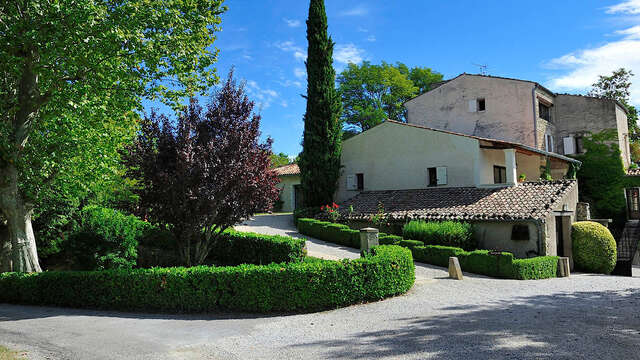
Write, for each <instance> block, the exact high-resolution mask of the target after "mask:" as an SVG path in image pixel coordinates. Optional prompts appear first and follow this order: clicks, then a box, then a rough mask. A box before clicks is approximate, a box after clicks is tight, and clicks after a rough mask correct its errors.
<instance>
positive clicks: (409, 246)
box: [398, 240, 424, 249]
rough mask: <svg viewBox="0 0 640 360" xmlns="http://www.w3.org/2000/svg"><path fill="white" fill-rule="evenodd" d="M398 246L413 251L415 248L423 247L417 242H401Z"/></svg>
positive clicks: (421, 243)
mask: <svg viewBox="0 0 640 360" xmlns="http://www.w3.org/2000/svg"><path fill="white" fill-rule="evenodd" d="M398 245H400V246H404V247H408V248H409V249H413V248H414V247H416V246H424V243H423V242H422V241H418V240H401V241H400V243H399V244H398Z"/></svg>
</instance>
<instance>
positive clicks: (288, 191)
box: [276, 175, 300, 212]
mask: <svg viewBox="0 0 640 360" xmlns="http://www.w3.org/2000/svg"><path fill="white" fill-rule="evenodd" d="M298 184H300V176H299V175H284V176H280V182H279V183H278V184H277V185H276V187H277V188H278V189H281V190H280V199H281V200H282V201H283V204H282V211H283V212H291V211H293V210H294V209H295V195H294V191H295V190H294V188H293V187H294V185H298Z"/></svg>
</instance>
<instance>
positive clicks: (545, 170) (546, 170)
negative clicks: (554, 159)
mask: <svg viewBox="0 0 640 360" xmlns="http://www.w3.org/2000/svg"><path fill="white" fill-rule="evenodd" d="M540 179H541V180H546V181H551V180H553V176H551V159H550V158H549V157H548V156H547V162H546V163H545V165H544V166H541V167H540Z"/></svg>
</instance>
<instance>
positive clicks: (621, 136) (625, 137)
mask: <svg viewBox="0 0 640 360" xmlns="http://www.w3.org/2000/svg"><path fill="white" fill-rule="evenodd" d="M616 124H617V125H618V145H619V146H620V156H622V163H623V164H624V167H625V169H626V168H628V167H629V165H631V152H630V151H629V124H628V122H627V114H626V113H625V112H624V110H622V108H621V107H620V106H618V105H617V104H616Z"/></svg>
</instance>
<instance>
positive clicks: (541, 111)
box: [538, 100, 551, 121]
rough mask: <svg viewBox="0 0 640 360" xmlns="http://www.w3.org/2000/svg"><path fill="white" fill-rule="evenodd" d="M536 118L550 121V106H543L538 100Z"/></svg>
mask: <svg viewBox="0 0 640 360" xmlns="http://www.w3.org/2000/svg"><path fill="white" fill-rule="evenodd" d="M538 117H539V118H540V119H545V120H547V121H551V106H549V105H547V104H543V103H542V102H540V100H538Z"/></svg>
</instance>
